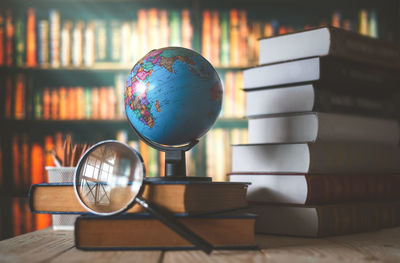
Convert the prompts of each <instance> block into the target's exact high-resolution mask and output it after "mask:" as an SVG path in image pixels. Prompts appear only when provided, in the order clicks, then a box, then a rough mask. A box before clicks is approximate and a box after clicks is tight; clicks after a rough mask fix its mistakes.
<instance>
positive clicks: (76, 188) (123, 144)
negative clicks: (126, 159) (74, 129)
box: [73, 140, 146, 216]
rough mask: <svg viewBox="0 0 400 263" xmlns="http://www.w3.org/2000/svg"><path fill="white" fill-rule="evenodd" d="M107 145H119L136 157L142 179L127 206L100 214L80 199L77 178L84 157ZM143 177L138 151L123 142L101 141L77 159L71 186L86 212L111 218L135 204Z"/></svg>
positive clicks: (143, 166)
mask: <svg viewBox="0 0 400 263" xmlns="http://www.w3.org/2000/svg"><path fill="white" fill-rule="evenodd" d="M108 143H116V144H119V145H121V146H123V147H126V148H127V149H129V150H130V151H131V152H132V153H133V154H134V155H135V156H136V157H138V159H139V161H140V164H141V166H142V169H143V177H142V180H141V182H140V184H141V186H140V187H139V189H140V190H139V191H138V193H137V194H136V195H135V196H134V197H132V199H131V201H129V202H128V204H127V205H126V206H125V207H123V208H121V209H119V210H117V211H114V212H109V213H101V212H97V211H94V210H93V209H91V208H89V207H88V206H87V205H86V204H85V202H84V201H83V200H82V199H81V196H80V194H79V190H78V184H79V179H78V178H79V176H80V169H81V167H82V165H83V164H84V161H85V160H86V157H87V156H88V155H89V154H90V153H91V152H92V151H94V150H95V149H97V148H98V147H99V146H101V145H103V144H108ZM145 175H146V167H145V165H144V161H143V158H142V156H141V155H140V153H139V152H138V151H136V150H135V149H133V148H132V147H130V146H129V145H127V144H125V143H123V142H120V141H117V140H105V141H101V142H98V143H96V144H94V145H93V146H92V147H90V148H89V149H88V150H87V151H86V152H85V153H84V154H83V155H82V157H81V158H80V159H79V161H78V165H77V166H76V169H75V172H74V180H73V186H74V192H75V196H76V198H77V199H78V201H79V203H80V204H81V205H82V206H83V207H84V208H85V209H86V210H88V211H89V212H90V213H93V214H95V215H101V216H111V215H116V214H120V213H123V212H125V211H126V210H128V209H129V208H130V207H132V206H133V204H134V203H135V199H136V197H137V196H138V195H140V193H141V190H142V189H143V181H144V177H145ZM136 183H139V182H136Z"/></svg>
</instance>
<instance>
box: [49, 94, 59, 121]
mask: <svg viewBox="0 0 400 263" xmlns="http://www.w3.org/2000/svg"><path fill="white" fill-rule="evenodd" d="M50 105H51V108H50V116H51V119H53V120H58V119H59V118H60V114H59V110H60V97H59V92H58V89H52V90H51V91H50Z"/></svg>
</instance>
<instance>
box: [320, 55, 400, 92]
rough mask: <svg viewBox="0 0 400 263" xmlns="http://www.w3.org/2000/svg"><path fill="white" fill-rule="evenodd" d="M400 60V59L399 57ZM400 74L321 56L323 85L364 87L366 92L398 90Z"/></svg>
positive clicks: (321, 79)
mask: <svg viewBox="0 0 400 263" xmlns="http://www.w3.org/2000/svg"><path fill="white" fill-rule="evenodd" d="M399 61H400V59H399ZM399 82H400V75H399V74H397V73H396V71H394V70H386V69H384V68H381V67H378V66H372V67H371V66H370V65H367V64H363V63H353V62H350V61H348V60H342V59H333V58H328V57H325V58H320V83H321V85H322V84H324V85H332V86H338V87H340V86H343V85H345V86H346V87H352V88H354V89H355V88H357V89H362V90H363V92H364V93H369V94H371V93H375V94H376V93H377V92H376V90H377V89H380V90H381V89H382V90H387V91H397V83H399Z"/></svg>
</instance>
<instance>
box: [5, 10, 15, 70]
mask: <svg viewBox="0 0 400 263" xmlns="http://www.w3.org/2000/svg"><path fill="white" fill-rule="evenodd" d="M14 31H15V30H14V24H13V14H12V11H11V9H10V8H7V9H6V20H5V65H6V66H12V65H13V59H14V52H15V50H14V37H15V35H14V33H15V32H14Z"/></svg>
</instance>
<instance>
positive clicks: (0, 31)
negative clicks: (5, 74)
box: [0, 13, 6, 66]
mask: <svg viewBox="0 0 400 263" xmlns="http://www.w3.org/2000/svg"><path fill="white" fill-rule="evenodd" d="M5 33H6V30H5V23H4V15H3V14H2V13H0V66H3V65H4V58H5V54H4V52H5V45H4V44H5V39H6V37H5V36H6V34H5Z"/></svg>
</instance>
